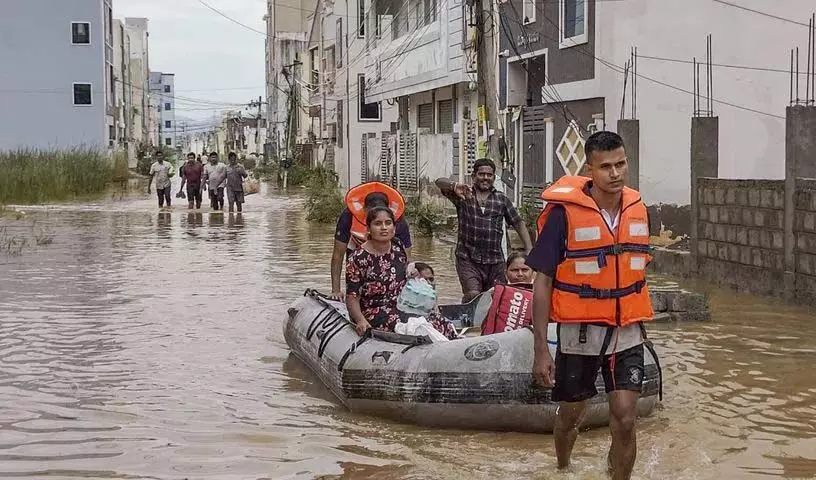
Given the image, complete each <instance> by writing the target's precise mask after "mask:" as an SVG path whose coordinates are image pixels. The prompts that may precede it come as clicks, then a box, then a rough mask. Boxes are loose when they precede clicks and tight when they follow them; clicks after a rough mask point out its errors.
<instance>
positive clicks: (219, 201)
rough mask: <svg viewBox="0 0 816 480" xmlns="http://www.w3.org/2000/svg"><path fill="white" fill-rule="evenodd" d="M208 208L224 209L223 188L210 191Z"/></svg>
mask: <svg viewBox="0 0 816 480" xmlns="http://www.w3.org/2000/svg"><path fill="white" fill-rule="evenodd" d="M210 207H211V208H212V209H213V210H221V209H222V208H224V187H218V188H216V189H212V188H211V189H210Z"/></svg>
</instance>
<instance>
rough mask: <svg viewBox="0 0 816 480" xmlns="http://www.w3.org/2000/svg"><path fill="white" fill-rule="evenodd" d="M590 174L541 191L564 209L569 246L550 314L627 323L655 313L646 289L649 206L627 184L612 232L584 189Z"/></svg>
mask: <svg viewBox="0 0 816 480" xmlns="http://www.w3.org/2000/svg"><path fill="white" fill-rule="evenodd" d="M588 181H589V179H588V178H586V177H575V176H573V177H562V178H561V179H559V180H558V182H556V183H555V184H554V185H553V186H551V187H550V188H548V189H547V190H545V191H544V193H542V195H541V197H542V199H544V200H545V201H547V202H548V203H547V207H546V208H545V209H544V211H543V212H542V214H541V216H540V217H539V225H540V227H541V228H543V226H544V223H546V218H547V215H548V214H549V212H550V211H552V208H553V206H554V205H561V206H563V208H564V212H565V216H566V222H567V228H568V231H567V245H566V252H565V255H564V259H563V261H562V262H561V263H560V264H559V265H558V267H557V269H556V272H555V278H554V280H553V293H552V304H551V317H552V319H553V320H554V321H556V322H561V323H593V324H606V325H610V326H624V325H629V324H632V323H636V322H641V321H646V320H651V319H652V317H653V316H654V313H653V311H652V306H651V299H650V298H649V291H648V288H647V287H646V266H647V265H648V264H649V262H650V261H651V255H650V252H651V250H650V248H649V226H648V221H647V215H648V214H647V212H646V206H645V205H644V204H643V202H642V201H641V199H640V194H639V193H638V192H637V191H635V190H632V189H630V188H624V191H623V198H622V202H621V211H620V219H619V221H618V228H617V231H616V232H613V231H612V230H611V229H610V227H609V226H608V224H607V223H606V221H605V220H604V218H603V216H602V214H601V212H600V210H599V209H598V206H597V205H596V204H595V201H594V200H593V199H592V198H591V197H589V196H588V195H586V194H585V193H584V188H585V187H586V184H587V182H588Z"/></svg>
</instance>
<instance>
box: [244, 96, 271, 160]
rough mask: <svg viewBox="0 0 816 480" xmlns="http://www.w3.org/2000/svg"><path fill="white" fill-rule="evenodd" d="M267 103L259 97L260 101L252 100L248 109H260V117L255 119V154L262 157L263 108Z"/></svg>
mask: <svg viewBox="0 0 816 480" xmlns="http://www.w3.org/2000/svg"><path fill="white" fill-rule="evenodd" d="M266 103H267V102H264V101H263V97H262V96H260V95H259V96H258V101H255V100H252V101H251V102H249V104H248V107H249V108H253V107H258V115H257V116H256V117H255V154H256V155H259V156H260V154H261V153H260V151H259V148H258V147H259V145H260V143H261V107H262V106H263V105H266Z"/></svg>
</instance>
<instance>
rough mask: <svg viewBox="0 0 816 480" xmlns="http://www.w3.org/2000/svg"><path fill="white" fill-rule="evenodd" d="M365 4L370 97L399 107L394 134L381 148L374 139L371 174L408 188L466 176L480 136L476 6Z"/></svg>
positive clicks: (455, 1) (438, 1) (453, 2)
mask: <svg viewBox="0 0 816 480" xmlns="http://www.w3.org/2000/svg"><path fill="white" fill-rule="evenodd" d="M362 8H364V9H365V10H366V11H367V12H369V13H368V18H367V22H365V23H364V24H360V25H359V26H358V28H365V30H366V32H365V36H364V40H365V42H366V45H365V47H366V48H365V51H363V52H362V54H363V58H364V61H363V62H362V63H363V64H364V70H363V72H362V73H363V74H364V75H365V79H366V84H365V88H364V92H365V96H366V100H367V101H376V102H383V103H393V104H395V105H399V106H400V107H399V109H398V115H399V126H398V128H397V129H395V130H398V132H395V133H397V135H396V138H394V139H392V140H391V141H390V142H389V143H388V144H387V145H384V147H387V148H384V149H383V150H382V151H380V150H379V149H377V148H376V145H373V144H370V145H369V150H371V149H374V151H375V155H373V156H372V155H370V154H369V160H370V161H369V162H368V164H369V169H370V170H371V173H372V174H376V175H377V176H378V177H379V178H382V179H385V180H388V181H390V182H391V183H393V184H395V185H397V186H399V187H400V188H401V189H402V190H404V191H412V190H419V189H423V188H425V187H427V186H428V185H430V184H431V183H432V182H433V180H435V179H436V178H438V177H453V178H457V179H461V178H463V177H464V176H466V175H467V174H468V173H469V170H468V166H469V165H472V163H473V161H475V159H476V158H477V156H478V153H479V152H478V151H477V150H478V148H477V145H478V144H479V139H480V137H481V136H480V131H479V128H478V127H479V124H478V121H477V118H478V114H477V110H478V95H477V92H476V85H477V83H476V82H477V81H478V80H479V79H478V78H477V50H476V42H475V39H476V37H475V28H474V27H475V21H476V19H475V15H476V13H477V12H478V7H477V6H469V5H467V4H466V2H464V1H461V0H408V1H406V2H399V1H386V0H367V1H365V3H364V7H361V9H362ZM362 91H363V90H361V92H362ZM369 153H370V152H369ZM482 153H484V152H482ZM433 190H434V189H433V188H431V189H430V191H433Z"/></svg>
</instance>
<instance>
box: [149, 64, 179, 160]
mask: <svg viewBox="0 0 816 480" xmlns="http://www.w3.org/2000/svg"><path fill="white" fill-rule="evenodd" d="M175 94H176V85H175V74H173V73H163V72H150V96H151V100H152V103H153V105H154V106H155V108H156V111H157V112H158V119H157V120H158V129H157V132H158V141H159V145H161V146H163V147H166V148H170V149H173V150H175V149H176V147H178V146H179V145H178V139H177V135H178V126H177V125H176V102H175Z"/></svg>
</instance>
